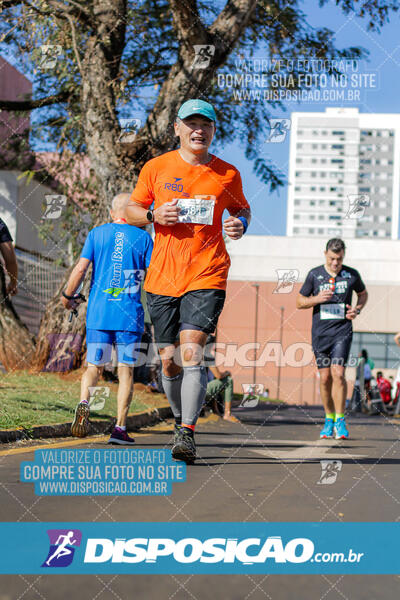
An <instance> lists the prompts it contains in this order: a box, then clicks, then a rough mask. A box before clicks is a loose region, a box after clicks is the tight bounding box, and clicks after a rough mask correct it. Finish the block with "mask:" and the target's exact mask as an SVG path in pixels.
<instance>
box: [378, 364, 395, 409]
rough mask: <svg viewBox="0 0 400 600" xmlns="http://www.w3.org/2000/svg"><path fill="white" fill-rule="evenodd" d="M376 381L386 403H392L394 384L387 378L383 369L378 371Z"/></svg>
mask: <svg viewBox="0 0 400 600" xmlns="http://www.w3.org/2000/svg"><path fill="white" fill-rule="evenodd" d="M376 383H377V385H378V389H379V393H380V395H381V398H382V400H383V402H384V403H385V404H390V402H391V401H392V393H391V392H392V385H391V383H390V381H389V380H388V379H385V377H384V376H383V373H382V371H378V372H377V374H376Z"/></svg>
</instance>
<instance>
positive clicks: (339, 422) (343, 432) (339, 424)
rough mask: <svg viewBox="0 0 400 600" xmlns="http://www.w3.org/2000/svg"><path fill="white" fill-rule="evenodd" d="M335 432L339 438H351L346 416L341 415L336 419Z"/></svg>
mask: <svg viewBox="0 0 400 600" xmlns="http://www.w3.org/2000/svg"><path fill="white" fill-rule="evenodd" d="M335 433H336V439H337V440H347V439H348V438H349V432H348V431H347V427H346V421H345V419H344V417H340V418H339V419H336V421H335Z"/></svg>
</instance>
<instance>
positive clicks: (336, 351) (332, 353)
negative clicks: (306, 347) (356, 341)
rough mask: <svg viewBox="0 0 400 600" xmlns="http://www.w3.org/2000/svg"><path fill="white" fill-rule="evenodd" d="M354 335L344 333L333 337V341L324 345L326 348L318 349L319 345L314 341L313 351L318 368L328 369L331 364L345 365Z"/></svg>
mask: <svg viewBox="0 0 400 600" xmlns="http://www.w3.org/2000/svg"><path fill="white" fill-rule="evenodd" d="M352 337H353V336H352V335H344V336H343V337H342V336H341V337H339V338H333V339H332V343H331V344H330V345H328V346H326V345H324V349H323V350H320V349H318V346H317V345H316V344H315V342H313V351H314V354H315V360H316V363H317V367H318V369H326V368H328V367H330V366H331V365H340V366H342V367H345V366H346V364H347V359H348V358H349V353H350V347H351V341H352Z"/></svg>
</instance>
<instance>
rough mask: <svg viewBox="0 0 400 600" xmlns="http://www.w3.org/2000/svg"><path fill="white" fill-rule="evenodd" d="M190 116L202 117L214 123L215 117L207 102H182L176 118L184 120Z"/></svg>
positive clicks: (195, 100)
mask: <svg viewBox="0 0 400 600" xmlns="http://www.w3.org/2000/svg"><path fill="white" fill-rule="evenodd" d="M191 115H202V116H203V117H206V118H207V119H210V121H216V120H217V115H216V114H215V110H214V108H213V107H212V106H211V104H209V103H208V102H205V101H204V100H197V99H194V100H187V102H184V103H183V104H182V106H181V107H180V109H179V110H178V117H179V118H180V119H186V117H190V116H191Z"/></svg>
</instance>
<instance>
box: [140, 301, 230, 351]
mask: <svg viewBox="0 0 400 600" xmlns="http://www.w3.org/2000/svg"><path fill="white" fill-rule="evenodd" d="M225 295H226V294H225V291H224V290H195V291H193V292H187V293H186V294H184V295H183V296H179V298H175V296H161V295H160V294H151V293H150V292H146V299H147V308H148V310H149V313H150V318H151V322H152V323H153V325H154V337H155V340H156V343H157V344H162V345H166V344H168V345H169V344H174V342H175V341H176V339H177V337H178V334H179V330H180V329H197V330H198V331H203V332H204V333H212V332H213V331H214V329H215V328H216V326H217V323H218V318H219V315H220V314H221V312H222V309H223V308H224V302H225ZM190 326H191V327H190Z"/></svg>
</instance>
